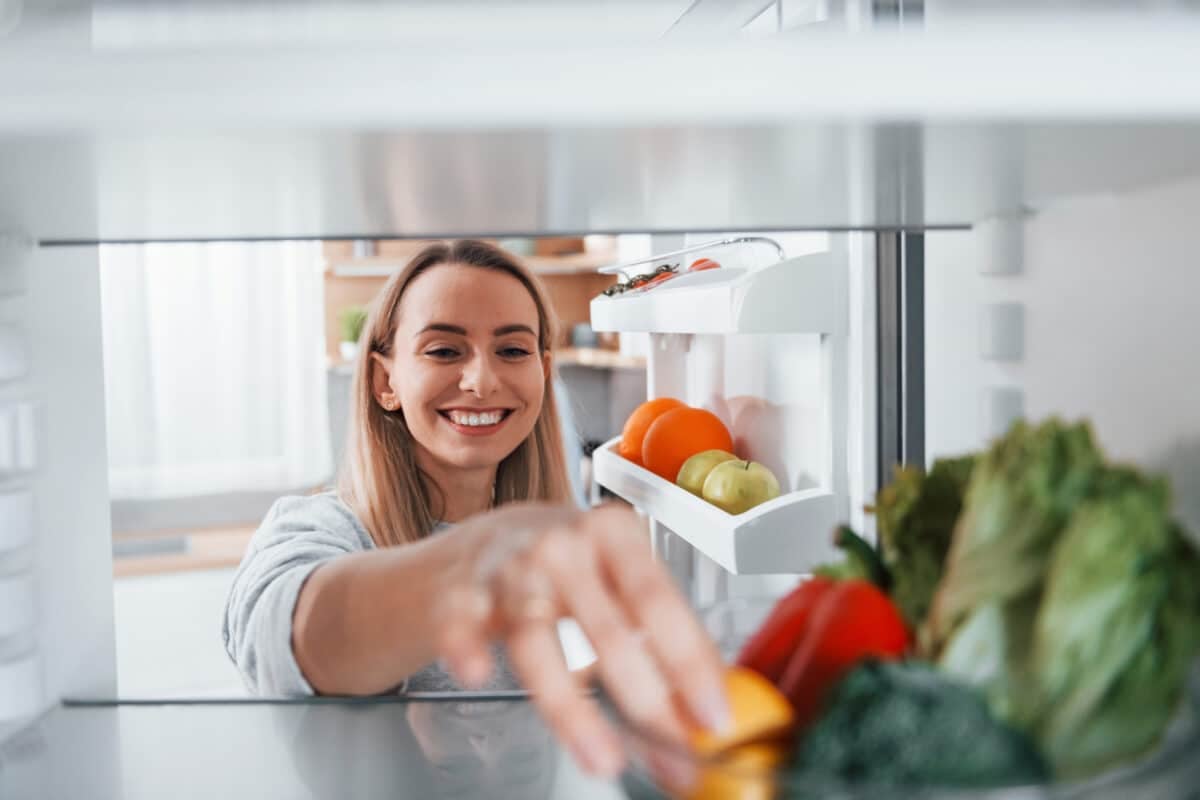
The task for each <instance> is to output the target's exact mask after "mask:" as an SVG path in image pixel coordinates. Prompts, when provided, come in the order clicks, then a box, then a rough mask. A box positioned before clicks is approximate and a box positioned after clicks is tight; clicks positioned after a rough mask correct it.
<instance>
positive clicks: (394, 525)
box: [337, 239, 570, 547]
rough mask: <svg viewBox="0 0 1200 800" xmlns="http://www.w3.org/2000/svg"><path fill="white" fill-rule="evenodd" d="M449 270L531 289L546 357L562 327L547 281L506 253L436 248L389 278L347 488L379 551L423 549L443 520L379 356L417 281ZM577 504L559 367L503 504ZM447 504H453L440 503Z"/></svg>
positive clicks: (358, 408) (506, 479)
mask: <svg viewBox="0 0 1200 800" xmlns="http://www.w3.org/2000/svg"><path fill="white" fill-rule="evenodd" d="M443 264H463V265H466V266H469V267H475V268H477V269H487V270H494V271H496V272H504V273H507V274H509V275H512V276H513V277H514V278H516V279H517V280H519V281H520V282H521V283H522V284H523V285H524V286H525V288H526V290H528V292H529V294H530V296H531V297H532V298H533V302H534V304H535V305H536V306H537V312H538V351H539V354H543V353H548V352H550V351H551V349H552V346H553V343H554V341H555V336H556V331H557V324H556V321H555V319H554V316H553V312H552V311H551V308H550V304H549V302H548V300H547V296H546V291H545V289H544V288H543V287H542V284H541V282H540V281H539V280H538V279H537V277H536V276H535V275H534V274H533V273H532V272H531V271H530V270H529V268H528V267H526V266H524V265H523V264H521V263H520V262H519V261H518V260H517V259H515V258H514V257H513V256H511V255H509V254H508V253H507V252H505V251H504V250H501V249H500V248H499V247H495V246H493V245H490V244H487V243H486V242H480V241H476V240H472V239H464V240H460V241H456V242H452V243H437V244H432V245H430V246H428V247H426V248H425V249H424V250H422V251H421V252H420V253H418V254H417V255H416V256H414V257H413V259H412V260H411V261H409V262H408V264H406V265H405V266H404V268H403V269H401V270H400V271H399V272H397V273H395V274H394V275H392V276H391V277H390V278H388V281H387V283H386V284H384V286H383V289H381V290H380V292H379V294H378V295H377V296H376V298H375V301H374V302H373V303H372V307H371V310H370V313H369V314H368V316H367V322H366V324H365V325H364V327H363V333H362V337H361V339H360V347H359V353H358V359H357V361H356V363H355V367H354V379H353V384H352V388H351V408H350V430H349V435H348V438H347V442H346V453H345V458H344V460H343V463H342V466H341V469H340V471H339V474H338V481H337V489H338V494H339V495H340V496H341V498H342V500H343V501H344V502H345V503H346V504H347V505H349V506H350V508H351V510H352V511H354V513H355V515H357V517H358V519H359V520H360V521H361V522H362V524H363V525H364V526H365V527H366V529H367V531H368V532H369V533H370V534H371V538H372V539H373V540H374V541H375V544H376V546H378V547H390V546H393V545H400V544H407V543H409V542H415V541H417V540H419V539H422V538H424V537H425V536H427V535H429V533H430V532H431V531H432V530H433V526H434V524H435V523H436V522H437V517H436V513H435V508H434V504H433V498H432V497H431V496H430V491H431V490H433V489H437V490H438V491H439V492H440V491H441V489H440V488H438V487H436V485H435V484H434V482H433V481H432V479H430V478H429V476H428V475H426V474H425V473H424V472H423V471H422V469H421V468H420V466H419V465H418V463H417V454H416V447H417V446H418V445H417V442H416V441H415V440H414V439H413V436H412V433H411V432H410V431H409V429H408V424H407V423H406V422H405V419H404V414H403V410H399V411H386V410H385V409H384V408H383V407H382V406H380V404H379V403H378V401H377V400H376V398H375V394H374V392H373V390H372V380H371V376H372V371H373V370H375V369H380V367H379V365H378V364H376V363H375V359H374V358H372V356H371V354H372V353H379V354H381V355H383V356H384V357H388V356H390V355H391V353H392V346H393V342H394V341H395V338H396V326H397V310H398V308H399V306H400V299H401V298H402V297H403V296H404V291H405V290H406V289H407V288H408V286H409V284H411V283H412V282H413V280H414V279H415V278H416V277H417V276H418V275H420V274H421V273H423V272H426V271H428V270H430V269H433V268H435V267H438V266H440V265H443ZM569 498H570V487H569V483H568V480H567V470H566V459H565V458H564V455H563V447H562V433H561V429H560V428H559V419H558V409H557V407H556V405H555V402H554V392H553V370H547V371H546V381H545V387H544V396H543V400H542V410H541V413H540V414H538V418H537V421H536V422H535V423H534V426H533V430H532V431H531V432H530V434H529V435H528V436H527V437H525V439H524V441H522V442H521V444H520V445H518V446H517V449H516V450H514V451H513V452H512V453H510V454H509V455H508V456H507V457H505V458H504V460H503V461H501V462H500V465H499V467H498V468H497V470H496V485H495V495H494V500H493V503H494V504H496V505H500V504H502V503H511V502H515V501H520V500H544V501H550V502H556V503H566V502H568V501H569ZM440 499H444V498H440Z"/></svg>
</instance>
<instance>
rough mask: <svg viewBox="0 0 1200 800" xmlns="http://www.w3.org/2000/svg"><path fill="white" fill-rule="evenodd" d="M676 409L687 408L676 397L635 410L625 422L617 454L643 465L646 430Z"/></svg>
mask: <svg viewBox="0 0 1200 800" xmlns="http://www.w3.org/2000/svg"><path fill="white" fill-rule="evenodd" d="M676 408H687V404H685V403H683V402H682V401H680V400H676V399H675V398H674V397H656V398H654V399H653V400H647V401H646V402H644V403H642V404H641V405H640V406H638V407H637V408H635V409H634V410H633V413H632V414H630V415H629V419H627V420H625V429H624V430H622V431H621V441H620V443H619V444H618V445H617V453H618V454H619V455H621V456H623V457H625V458H627V459H629V460H630V461H632V462H634V463H635V464H641V463H642V439H644V438H645V436H646V430H647V429H648V428H649V427H650V425H651V423H653V422H654V420H656V419H658V418H659V417H660V416H661V415H663V414H665V413H666V412H668V411H672V410H674V409H676Z"/></svg>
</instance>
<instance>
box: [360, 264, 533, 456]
mask: <svg viewBox="0 0 1200 800" xmlns="http://www.w3.org/2000/svg"><path fill="white" fill-rule="evenodd" d="M397 314H398V318H397V326H396V338H395V340H394V341H393V342H392V348H393V349H392V357H391V358H390V359H387V358H383V357H382V356H377V357H376V358H377V361H378V362H379V365H380V366H382V367H383V369H380V368H379V366H377V367H376V370H375V395H376V398H377V399H381V400H387V399H389V398H388V393H392V396H393V397H394V399H395V400H398V401H399V404H400V410H401V411H402V412H403V413H404V418H405V421H406V422H407V423H408V428H409V430H410V431H411V432H412V435H413V438H414V439H415V440H416V442H417V444H418V445H419V446H420V447H421V448H422V449H423V450H424V451H425V453H424V454H423V455H426V456H428V457H431V458H432V459H433V460H434V461H435V462H437V463H438V464H439V465H441V466H443V467H451V468H457V469H472V470H474V469H483V468H495V467H496V466H497V465H498V464H499V463H500V462H501V461H502V460H503V459H504V458H505V457H506V456H508V455H509V454H510V453H512V452H513V451H514V450H515V449H516V448H517V446H518V445H520V443H521V442H522V441H524V439H525V438H526V437H527V436H528V435H529V433H530V431H532V430H533V426H534V423H535V422H536V421H537V418H538V414H540V413H541V410H542V401H543V394H544V392H545V382H546V374H547V371H548V369H549V356H548V355H546V356H543V355H542V354H540V353H539V352H538V333H537V332H538V327H539V326H538V312H537V305H536V304H535V303H534V301H533V297H532V296H531V295H530V294H529V292H528V291H527V290H526V289H525V286H524V285H523V284H522V283H521V282H520V281H519V280H517V279H516V278H514V277H513V276H511V275H509V274H508V273H505V272H499V271H496V270H489V269H480V268H477V267H469V266H464V265H461V264H442V265H439V266H436V267H433V268H432V269H429V270H427V271H426V272H424V273H422V274H421V275H419V276H417V278H415V279H414V280H413V281H412V282H411V283H410V284H409V285H408V288H407V289H406V290H405V292H404V295H403V296H402V297H401V298H400V304H399V308H398V309H397Z"/></svg>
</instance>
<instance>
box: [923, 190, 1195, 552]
mask: <svg viewBox="0 0 1200 800" xmlns="http://www.w3.org/2000/svg"><path fill="white" fill-rule="evenodd" d="M1197 218H1200V180H1197V179H1195V178H1191V179H1183V180H1177V181H1173V182H1166V183H1161V184H1158V185H1154V186H1149V187H1144V188H1141V189H1138V190H1135V191H1129V192H1122V193H1094V194H1090V195H1087V196H1081V197H1077V198H1072V199H1067V200H1063V201H1061V202H1058V203H1055V204H1052V205H1049V206H1048V207H1046V208H1043V209H1041V210H1039V211H1037V212H1036V213H1034V214H1030V215H1029V216H1027V217H1024V218H1021V219H1016V218H1008V219H1006V220H1000V221H997V220H991V221H988V222H986V223H985V224H983V225H981V226H979V227H977V228H976V229H975V230H972V231H962V232H941V233H933V234H929V235H927V236H926V238H925V245H926V262H925V264H926V308H925V314H926V337H925V346H926V378H927V381H926V403H927V405H926V413H927V454H928V456H929V458H933V457H936V456H940V455H946V454H953V453H958V452H961V451H964V450H967V449H971V448H976V447H979V446H980V445H982V444H984V443H985V442H986V441H987V439H989V438H990V437H991V436H994V435H996V434H998V433H1000V432H1001V431H1002V430H1003V429H1004V427H1006V426H1007V424H1008V423H1009V421H1010V420H1011V416H1012V415H1013V414H1021V415H1027V416H1029V417H1032V418H1035V419H1037V418H1042V417H1045V416H1047V415H1050V414H1060V415H1063V416H1065V417H1069V418H1081V417H1087V418H1089V419H1091V420H1092V422H1093V424H1094V426H1095V429H1096V433H1097V436H1098V438H1099V441H1101V442H1102V443H1103V444H1104V446H1105V448H1106V449H1107V450H1108V452H1109V453H1110V455H1112V456H1113V457H1115V458H1119V459H1128V460H1131V461H1135V462H1138V463H1140V464H1144V465H1147V466H1149V467H1151V468H1158V469H1164V470H1166V471H1167V472H1168V473H1169V474H1170V477H1171V479H1172V486H1173V488H1174V495H1175V500H1176V504H1177V508H1178V511H1179V513H1180V515H1181V516H1182V518H1183V519H1184V521H1185V523H1186V524H1187V526H1188V528H1189V529H1190V530H1192V531H1196V530H1200V403H1197V402H1195V401H1194V398H1195V396H1196V393H1197V392H1198V391H1200V356H1198V355H1197V337H1198V335H1200V316H1197V297H1198V296H1200V270H1197V268H1196V235H1195V221H1196V219H1197Z"/></svg>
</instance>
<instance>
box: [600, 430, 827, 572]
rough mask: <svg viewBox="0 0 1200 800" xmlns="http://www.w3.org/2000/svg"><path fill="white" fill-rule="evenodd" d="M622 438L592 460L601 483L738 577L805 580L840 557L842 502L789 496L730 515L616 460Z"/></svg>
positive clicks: (817, 494) (820, 495)
mask: <svg viewBox="0 0 1200 800" xmlns="http://www.w3.org/2000/svg"><path fill="white" fill-rule="evenodd" d="M619 442H620V437H616V438H614V439H612V440H610V441H608V442H606V443H605V444H604V445H603V446H602V447H599V448H597V450H596V451H595V453H594V454H593V456H592V458H593V469H594V471H595V472H594V474H595V477H596V481H597V482H598V483H599V484H600V485H601V486H604V487H605V488H607V489H608V490H610V491H612V492H614V493H615V494H617V495H618V496H620V497H622V498H624V499H625V500H627V501H628V502H630V503H632V504H633V505H634V506H635V507H637V508H638V509H639V510H640V511H642V512H643V513H645V514H647V515H648V516H650V517H653V518H654V519H655V520H656V521H658V522H660V523H662V524H663V525H665V526H666V527H667V528H669V529H670V530H671V531H672V532H674V533H675V534H676V535H677V536H679V537H681V538H682V539H684V540H685V541H686V542H688V543H689V544H690V545H692V546H693V547H695V548H696V549H697V550H699V551H700V552H702V553H704V555H706V556H708V557H709V558H710V559H712V560H713V561H715V562H716V563H718V564H720V565H721V566H722V567H724V568H725V569H726V570H728V571H729V572H731V573H733V574H735V575H769V574H782V573H792V574H798V573H807V572H811V571H812V569H813V567H815V566H817V565H818V564H823V563H826V562H830V561H835V560H837V559H838V558H839V553H838V550H837V548H836V547H834V545H833V529H834V526H835V525H836V524H837V523H838V521H839V520H838V513H837V502H836V498H835V496H834V495H833V494H832V493H831V492H829V491H828V490H827V489H821V488H818V489H807V490H804V491H799V492H789V493H788V494H785V495H781V496H780V497H777V498H775V499H774V500H771V501H769V502H767V503H763V504H762V505H760V506H756V507H754V508H752V509H750V510H749V511H747V512H745V513H743V514H737V515H734V514H727V513H725V512H724V511H722V510H721V509H719V508H717V507H716V506H714V505H711V504H710V503H708V502H706V501H704V500H702V499H700V498H699V497H696V496H695V495H693V494H691V493H689V492H687V491H685V490H684V489H681V488H679V487H678V486H676V485H675V484H673V483H671V482H670V481H666V480H663V479H662V478H660V477H659V476H657V475H655V474H654V473H652V472H650V471H649V470H647V469H645V468H643V467H639V466H638V465H637V464H634V463H633V462H631V461H628V460H627V459H625V458H622V457H621V456H620V455H618V454H617V451H616V447H617V444H618V443H619Z"/></svg>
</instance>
